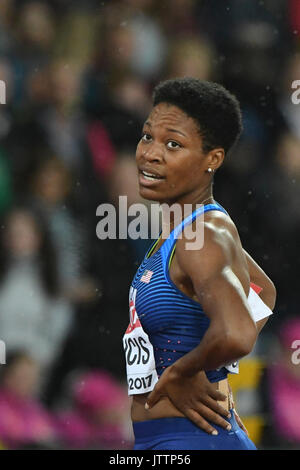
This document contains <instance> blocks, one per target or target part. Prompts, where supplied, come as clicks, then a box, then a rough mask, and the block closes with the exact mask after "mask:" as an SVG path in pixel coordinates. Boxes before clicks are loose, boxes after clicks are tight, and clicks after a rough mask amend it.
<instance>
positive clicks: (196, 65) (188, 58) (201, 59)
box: [165, 35, 217, 81]
mask: <svg viewBox="0 0 300 470" xmlns="http://www.w3.org/2000/svg"><path fill="white" fill-rule="evenodd" d="M166 63H167V66H166V74H165V78H166V79H168V78H174V77H195V78H199V79H200V80H213V81H216V74H217V71H216V57H215V50H214V47H213V45H212V44H211V43H210V42H208V41H207V40H205V39H201V38H200V37H199V35H195V36H191V35H187V36H184V37H179V39H174V40H171V41H170V49H169V55H168V57H167V61H166Z"/></svg>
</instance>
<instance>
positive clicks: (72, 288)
mask: <svg viewBox="0 0 300 470" xmlns="http://www.w3.org/2000/svg"><path fill="white" fill-rule="evenodd" d="M71 190H72V174H71V173H70V171H69V170H68V168H67V166H66V165H65V164H64V163H63V162H62V161H61V160H59V159H58V158H55V157H52V158H51V157H49V158H45V159H43V160H42V161H41V162H40V164H39V165H38V167H37V168H36V171H35V173H34V174H33V175H32V192H31V205H32V207H33V208H34V209H36V210H38V211H39V212H40V213H41V214H42V215H43V217H44V219H45V220H46V221H47V224H48V227H49V231H50V233H51V237H52V240H53V244H54V247H55V250H56V252H57V268H58V276H59V277H58V283H59V285H60V288H61V291H62V293H63V295H64V296H65V297H66V298H69V299H70V300H71V301H72V302H75V303H76V302H85V301H90V300H93V298H95V295H96V287H97V286H96V285H95V282H94V281H93V280H92V279H91V278H89V277H88V276H87V274H86V272H85V268H86V267H87V265H88V254H89V250H88V243H87V232H86V230H85V228H84V225H83V222H82V221H80V220H79V219H76V218H75V217H74V215H73V214H72V211H71V209H70V205H69V204H68V203H70V195H71Z"/></svg>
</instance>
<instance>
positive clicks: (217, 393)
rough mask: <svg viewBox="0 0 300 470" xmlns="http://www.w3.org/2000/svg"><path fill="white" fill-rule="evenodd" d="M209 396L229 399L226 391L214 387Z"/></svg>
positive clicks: (215, 398) (218, 399)
mask: <svg viewBox="0 0 300 470" xmlns="http://www.w3.org/2000/svg"><path fill="white" fill-rule="evenodd" d="M208 394H209V396H210V397H211V398H213V399H214V400H217V401H225V400H227V395H225V393H222V392H220V391H219V390H217V389H215V388H212V389H210V390H209V392H208Z"/></svg>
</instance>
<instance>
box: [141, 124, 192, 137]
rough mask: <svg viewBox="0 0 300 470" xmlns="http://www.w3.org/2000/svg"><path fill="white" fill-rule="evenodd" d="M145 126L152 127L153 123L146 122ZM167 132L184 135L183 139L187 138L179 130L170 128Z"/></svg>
mask: <svg viewBox="0 0 300 470" xmlns="http://www.w3.org/2000/svg"><path fill="white" fill-rule="evenodd" d="M145 125H147V126H149V127H152V125H151V122H149V121H146V122H145ZM166 130H167V131H169V132H176V134H180V135H182V136H183V137H187V135H186V134H184V133H183V132H181V131H179V130H177V129H169V128H168V129H166Z"/></svg>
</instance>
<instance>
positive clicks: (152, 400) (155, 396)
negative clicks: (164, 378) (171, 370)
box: [145, 386, 162, 410]
mask: <svg viewBox="0 0 300 470" xmlns="http://www.w3.org/2000/svg"><path fill="white" fill-rule="evenodd" d="M161 397H162V393H161V391H160V389H159V387H158V386H155V387H154V389H153V390H152V392H151V393H150V394H149V395H148V397H147V402H146V403H145V408H146V410H149V409H150V408H152V407H153V406H154V405H155V404H156V403H157V402H158V401H159V400H160V398H161Z"/></svg>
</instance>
